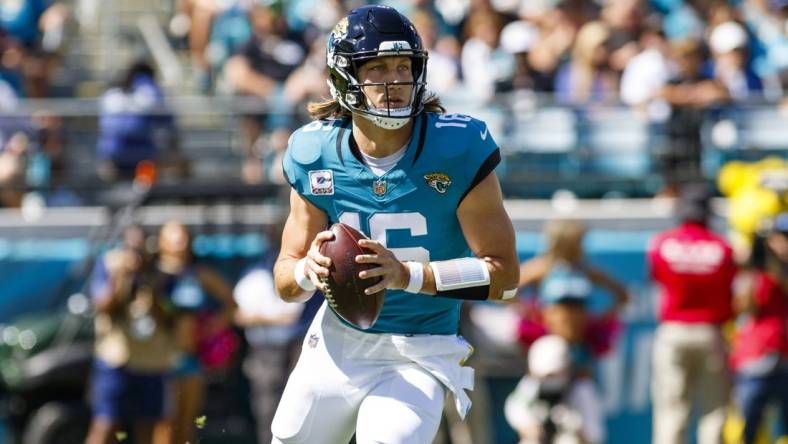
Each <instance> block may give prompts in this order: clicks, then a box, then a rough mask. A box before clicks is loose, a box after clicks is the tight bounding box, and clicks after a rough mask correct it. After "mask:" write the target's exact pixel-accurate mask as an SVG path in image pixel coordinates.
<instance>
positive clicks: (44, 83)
mask: <svg viewBox="0 0 788 444" xmlns="http://www.w3.org/2000/svg"><path fill="white" fill-rule="evenodd" d="M68 14H69V13H68V9H67V8H66V6H65V5H64V4H62V3H60V2H54V1H50V0H16V1H4V2H2V3H0V28H2V29H3V30H4V31H5V32H7V33H8V34H9V36H11V37H12V38H13V39H15V40H16V41H17V42H19V43H20V44H21V45H22V47H23V48H24V49H23V58H22V73H23V76H24V80H25V95H26V96H29V97H35V98H43V97H47V96H48V95H49V79H50V77H51V75H52V73H53V70H54V67H55V64H56V54H57V52H58V51H59V50H60V48H61V45H62V44H63V36H64V31H65V22H66V19H67V17H68Z"/></svg>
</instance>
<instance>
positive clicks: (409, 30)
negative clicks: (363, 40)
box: [327, 17, 427, 129]
mask: <svg viewBox="0 0 788 444" xmlns="http://www.w3.org/2000/svg"><path fill="white" fill-rule="evenodd" d="M403 20H404V22H401V23H402V24H401V25H400V26H402V28H401V29H402V30H401V31H400V32H398V33H397V34H398V35H392V34H389V36H388V38H386V39H381V40H376V41H375V43H374V45H373V47H372V48H371V49H366V50H359V49H360V48H357V47H356V46H355V45H354V41H357V40H352V39H349V38H348V37H347V34H346V30H347V22H346V21H340V24H338V25H337V28H335V32H334V33H332V35H331V36H330V37H329V40H328V49H327V64H328V71H329V72H328V80H327V82H328V87H329V90H330V91H331V96H332V97H333V98H334V99H335V100H337V102H339V104H340V105H341V106H342V107H343V108H345V109H346V110H348V111H350V112H351V113H354V114H358V115H361V116H363V117H365V118H367V119H369V120H370V121H372V122H373V123H375V124H376V125H377V126H379V127H381V128H384V129H398V128H401V127H403V126H404V125H405V124H406V123H408V121H409V120H410V119H411V118H413V117H415V116H417V115H419V114H420V113H421V112H422V110H423V109H424V103H423V97H424V93H425V89H426V77H427V53H426V51H424V50H423V49H422V46H421V39H420V38H419V37H418V34H417V33H416V31H415V28H413V25H411V24H410V22H407V19H404V17H403ZM337 30H339V31H337ZM389 38H390V39H389ZM403 39H404V40H403ZM367 42H368V43H369V40H367ZM367 48H370V47H369V46H367ZM389 56H403V57H409V58H410V60H411V72H412V74H413V79H412V80H411V81H410V82H380V83H363V84H362V83H360V82H359V80H358V68H359V67H361V66H362V65H363V64H364V63H366V62H369V61H370V60H372V59H375V58H379V57H389ZM397 86H399V87H407V86H410V87H411V94H410V98H409V100H408V103H407V104H406V106H403V107H398V108H377V107H375V106H374V105H373V103H374V102H373V100H372V98H371V97H370V96H369V95H368V94H367V92H366V91H365V90H366V89H369V88H375V87H383V89H384V94H385V95H386V103H389V100H388V98H389V94H390V88H392V87H397ZM406 100H407V98H406Z"/></svg>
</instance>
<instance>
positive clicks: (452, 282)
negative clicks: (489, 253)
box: [430, 257, 490, 292]
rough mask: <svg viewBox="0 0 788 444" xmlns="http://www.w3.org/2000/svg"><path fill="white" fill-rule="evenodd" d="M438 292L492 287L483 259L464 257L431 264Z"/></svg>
mask: <svg viewBox="0 0 788 444" xmlns="http://www.w3.org/2000/svg"><path fill="white" fill-rule="evenodd" d="M430 268H432V274H433V275H434V276H435V288H436V289H437V290H438V292H441V291H449V290H459V289H462V288H470V287H483V286H487V285H490V272H489V270H487V263H486V262H485V261H484V260H483V259H479V258H475V257H464V258H459V259H449V260H446V261H436V262H430Z"/></svg>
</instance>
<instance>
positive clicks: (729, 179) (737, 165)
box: [717, 160, 748, 197]
mask: <svg viewBox="0 0 788 444" xmlns="http://www.w3.org/2000/svg"><path fill="white" fill-rule="evenodd" d="M747 167H748V165H747V164H746V163H744V162H742V161H739V160H734V161H731V162H728V163H726V164H725V165H723V166H722V168H720V172H719V174H718V175H717V187H718V188H719V189H720V192H721V193H722V194H723V195H725V196H729V197H730V196H733V195H734V194H736V190H738V189H739V187H740V186H741V184H742V179H743V178H744V175H745V174H746V172H745V170H746V169H747Z"/></svg>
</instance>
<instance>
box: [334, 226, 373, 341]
mask: <svg viewBox="0 0 788 444" xmlns="http://www.w3.org/2000/svg"><path fill="white" fill-rule="evenodd" d="M331 232H333V233H334V238H333V239H331V240H329V241H326V242H323V244H322V245H321V246H320V253H321V254H322V255H323V256H327V257H329V258H331V267H329V271H330V274H329V276H328V278H327V279H326V280H327V283H328V290H327V291H326V292H325V295H324V296H325V298H326V301H327V302H328V304H329V305H330V306H331V308H333V309H334V311H335V312H336V313H337V314H338V315H339V316H340V317H342V319H344V320H345V321H347V322H349V323H351V324H353V325H355V326H356V327H358V328H360V329H362V330H366V329H368V328H370V327H372V325H373V324H374V323H375V321H376V320H377V319H378V315H379V314H380V310H381V309H382V308H383V300H384V298H385V294H386V291H385V290H381V291H379V292H377V293H375V294H370V295H368V294H364V290H365V289H367V288H369V287H371V286H372V285H375V284H376V283H378V282H380V280H381V279H382V278H381V277H373V278H368V279H361V278H360V277H358V273H359V272H360V271H362V270H366V269H369V268H374V267H375V266H376V265H375V264H359V263H358V262H356V260H355V258H356V256H357V255H359V254H368V253H372V252H371V251H370V250H368V249H366V248H361V246H360V245H359V244H358V241H359V239H366V238H367V237H366V236H364V235H363V234H362V233H360V232H359V231H358V230H356V229H355V228H353V227H351V226H349V225H345V224H343V223H336V224H334V225H332V226H331Z"/></svg>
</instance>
